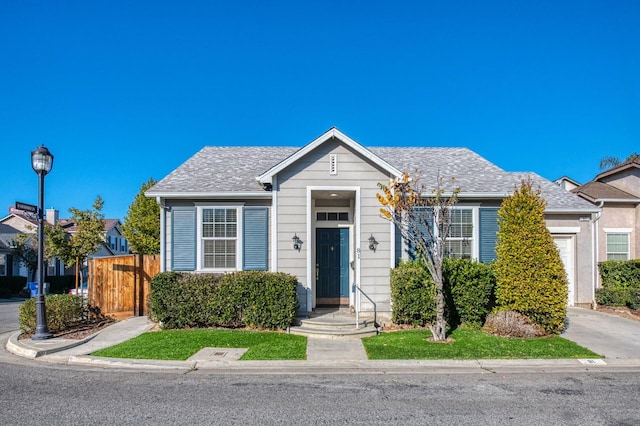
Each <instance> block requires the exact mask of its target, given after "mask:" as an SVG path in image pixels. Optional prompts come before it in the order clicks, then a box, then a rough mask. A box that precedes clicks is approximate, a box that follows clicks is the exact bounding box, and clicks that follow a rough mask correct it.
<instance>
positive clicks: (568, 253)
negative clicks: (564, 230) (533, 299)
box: [553, 235, 575, 306]
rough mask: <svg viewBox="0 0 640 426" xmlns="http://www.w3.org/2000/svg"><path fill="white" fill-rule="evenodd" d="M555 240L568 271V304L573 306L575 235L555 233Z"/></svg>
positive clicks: (565, 268)
mask: <svg viewBox="0 0 640 426" xmlns="http://www.w3.org/2000/svg"><path fill="white" fill-rule="evenodd" d="M553 242H554V243H556V247H558V251H559V252H560V258H561V259H562V264H563V265H564V270H565V271H566V272H567V281H568V282H569V289H568V290H569V291H568V293H567V304H568V305H569V306H573V305H574V303H575V295H574V291H573V290H574V285H575V274H574V266H575V263H574V262H575V261H574V250H573V247H574V246H573V244H574V242H573V237H572V236H562V235H554V237H553Z"/></svg>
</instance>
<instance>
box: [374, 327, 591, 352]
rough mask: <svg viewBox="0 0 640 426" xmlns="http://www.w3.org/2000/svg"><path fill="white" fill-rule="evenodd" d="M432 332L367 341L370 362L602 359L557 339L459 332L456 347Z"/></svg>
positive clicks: (382, 336)
mask: <svg viewBox="0 0 640 426" xmlns="http://www.w3.org/2000/svg"><path fill="white" fill-rule="evenodd" d="M428 337H431V332H429V331H428V330H410V331H396V332H392V333H383V334H380V335H378V336H374V337H369V338H366V339H363V340H362V342H363V343H364V347H365V349H366V351H367V355H368V356H369V359H525V358H529V359H531V358H544V359H553V358H602V357H601V356H600V355H598V354H596V353H593V352H591V351H590V350H588V349H585V348H583V347H582V346H578V345H576V344H575V343H573V342H571V341H569V340H566V339H563V338H562V337H558V336H553V337H545V338H540V339H506V338H503V337H496V336H492V335H489V334H485V333H483V332H482V331H479V330H471V329H467V328H459V329H457V330H455V331H454V332H453V333H451V335H450V337H451V338H453V339H455V341H454V342H453V343H431V342H428V341H427V340H426V339H427V338H428Z"/></svg>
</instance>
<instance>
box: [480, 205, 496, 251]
mask: <svg viewBox="0 0 640 426" xmlns="http://www.w3.org/2000/svg"><path fill="white" fill-rule="evenodd" d="M497 239H498V209H495V208H484V209H480V256H479V259H478V260H480V262H482V263H489V262H493V261H494V260H496V241H497Z"/></svg>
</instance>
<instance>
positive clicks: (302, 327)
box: [290, 310, 378, 338]
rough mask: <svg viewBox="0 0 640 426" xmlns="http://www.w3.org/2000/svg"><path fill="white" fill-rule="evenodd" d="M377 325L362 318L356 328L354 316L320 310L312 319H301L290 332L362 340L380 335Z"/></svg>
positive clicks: (370, 320) (347, 313)
mask: <svg viewBox="0 0 640 426" xmlns="http://www.w3.org/2000/svg"><path fill="white" fill-rule="evenodd" d="M375 325H376V324H374V320H373V318H371V317H366V316H365V317H360V318H359V319H358V325H357V326H356V317H355V315H354V314H350V313H349V312H343V311H338V312H334V311H329V312H327V311H321V310H319V311H316V312H313V313H312V314H311V317H310V318H299V319H298V320H297V321H296V324H295V325H294V326H292V327H291V328H290V332H291V333H292V334H299V335H303V336H313V337H326V338H349V337H352V338H362V337H368V336H375V335H376V334H378V329H377V328H376V327H375Z"/></svg>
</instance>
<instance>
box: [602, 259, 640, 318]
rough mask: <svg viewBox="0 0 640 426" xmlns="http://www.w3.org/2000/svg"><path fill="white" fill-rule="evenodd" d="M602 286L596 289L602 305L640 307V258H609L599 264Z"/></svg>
mask: <svg viewBox="0 0 640 426" xmlns="http://www.w3.org/2000/svg"><path fill="white" fill-rule="evenodd" d="M598 269H599V270H600V277H601V279H602V288H599V289H597V290H596V302H597V303H598V304H600V305H608V306H627V307H629V308H631V309H640V259H634V260H625V261H622V260H607V261H604V262H600V263H599V264H598Z"/></svg>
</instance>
